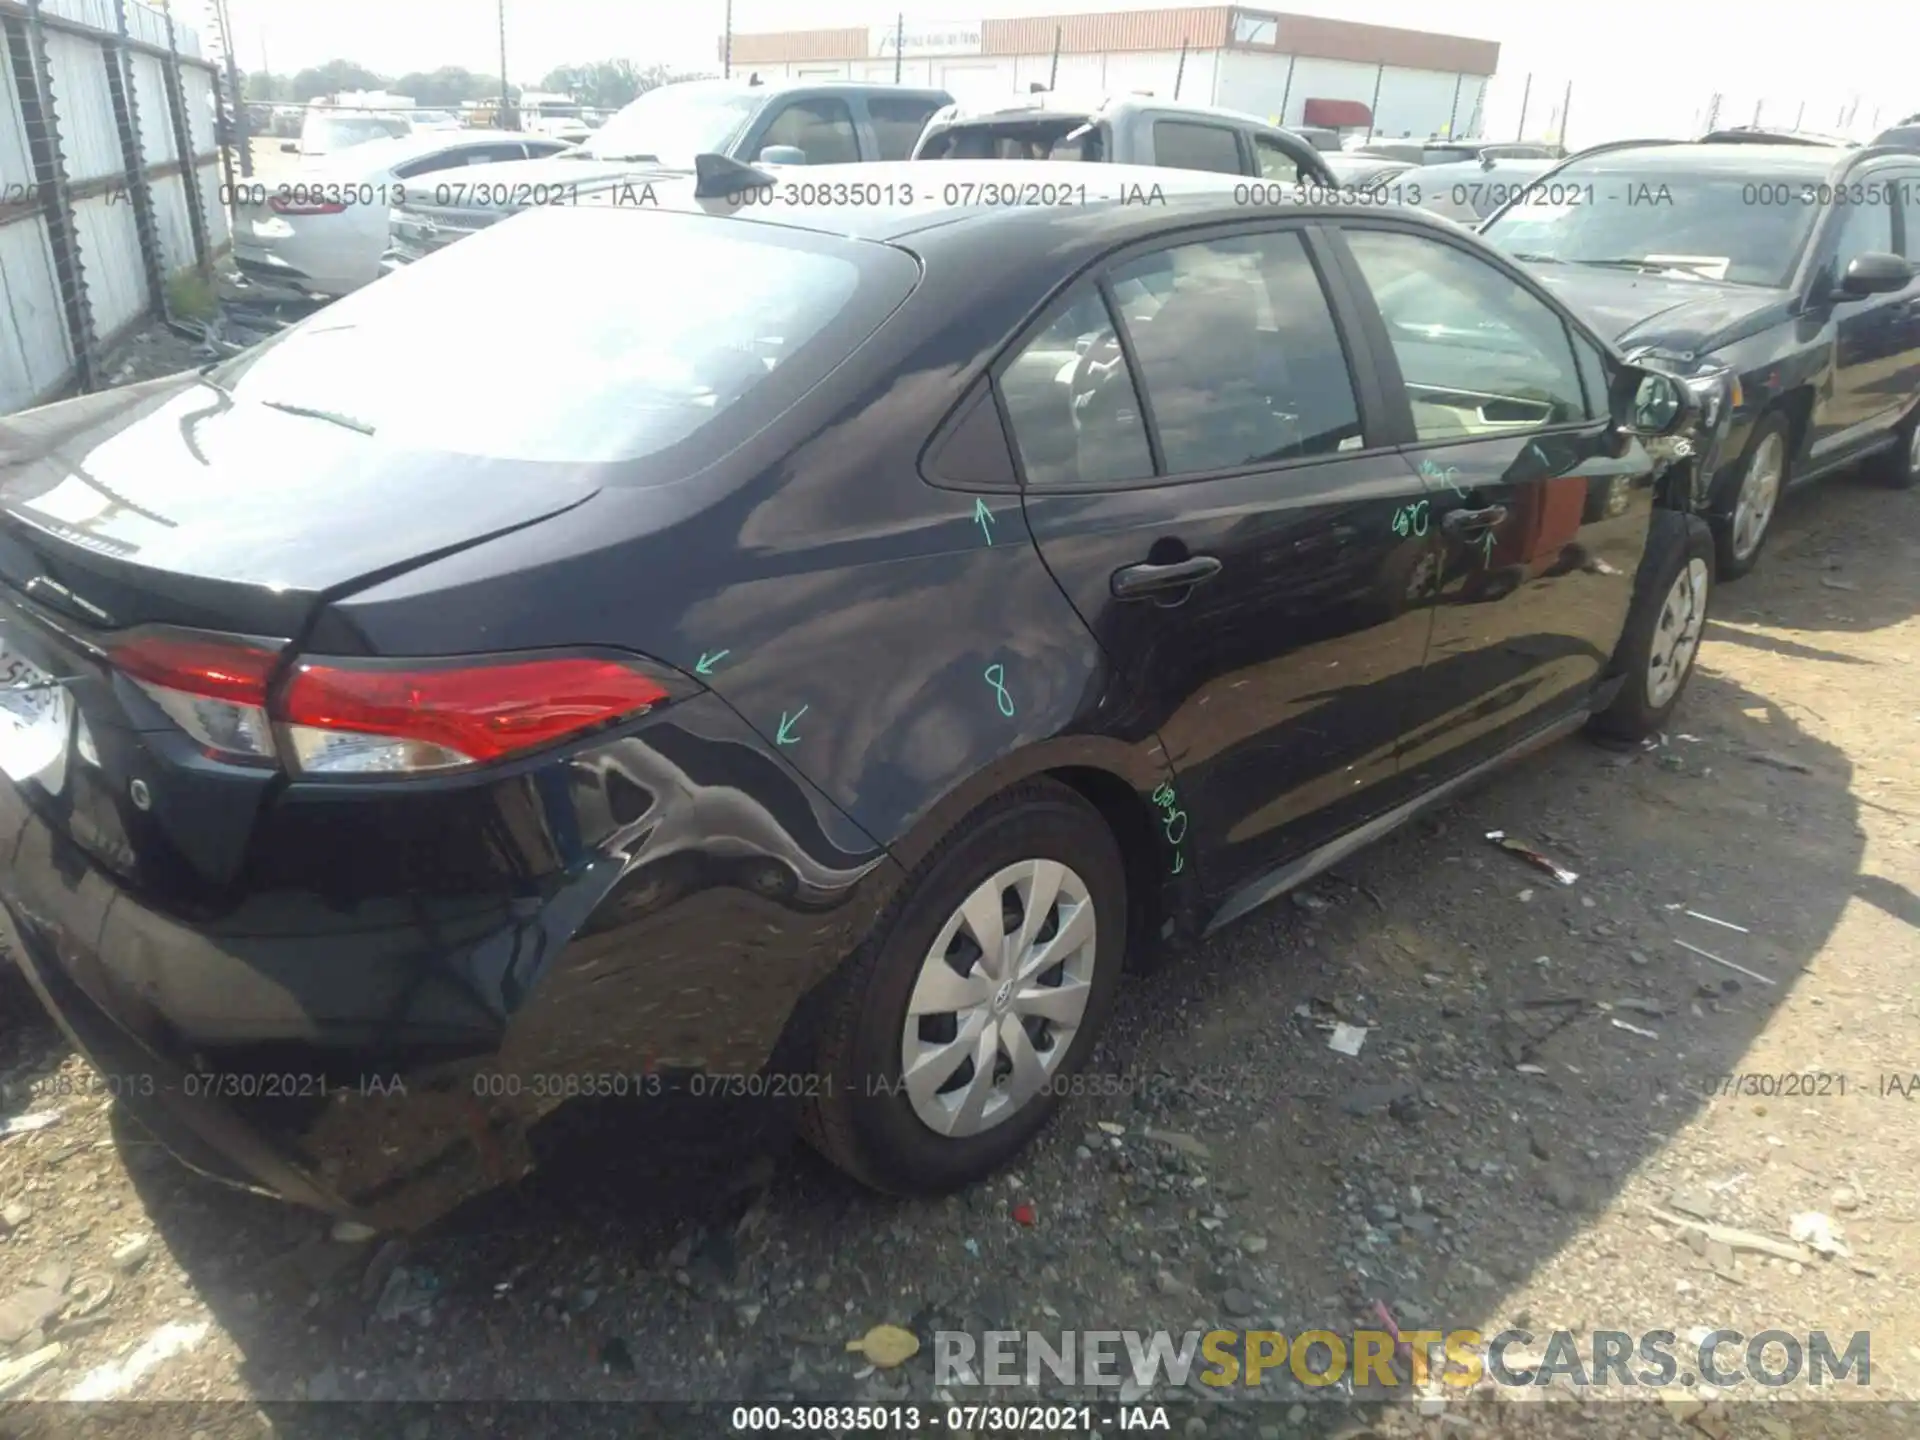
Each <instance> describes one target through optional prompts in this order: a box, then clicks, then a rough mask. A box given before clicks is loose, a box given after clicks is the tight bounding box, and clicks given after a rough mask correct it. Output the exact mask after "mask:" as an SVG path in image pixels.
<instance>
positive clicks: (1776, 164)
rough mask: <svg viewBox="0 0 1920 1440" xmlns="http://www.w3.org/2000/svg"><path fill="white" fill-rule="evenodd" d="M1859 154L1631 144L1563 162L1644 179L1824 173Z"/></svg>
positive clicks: (1741, 144) (1809, 148)
mask: <svg viewBox="0 0 1920 1440" xmlns="http://www.w3.org/2000/svg"><path fill="white" fill-rule="evenodd" d="M1859 153H1860V152H1858V151H1854V150H1847V149H1842V148H1839V147H1836V146H1829V145H1814V144H1808V145H1802V144H1795V143H1791V142H1788V143H1780V144H1770V143H1764V142H1763V143H1755V142H1753V141H1741V140H1735V141H1731V142H1701V141H1692V140H1676V141H1658V140H1650V141H1645V142H1634V143H1632V144H1622V145H1603V146H1600V147H1599V148H1597V149H1593V150H1587V151H1583V152H1581V153H1579V154H1576V155H1569V156H1568V157H1567V163H1569V164H1572V163H1575V162H1581V163H1585V162H1589V161H1591V162H1596V163H1602V162H1603V163H1605V164H1606V165H1607V166H1609V167H1611V166H1614V165H1618V166H1620V167H1622V168H1626V167H1631V168H1633V169H1635V170H1638V171H1643V172H1645V173H1647V174H1649V175H1656V174H1673V175H1699V174H1702V173H1705V174H1709V175H1751V174H1756V173H1757V174H1777V173H1779V172H1781V171H1787V172H1791V173H1793V174H1796V175H1824V174H1826V173H1827V172H1828V171H1830V170H1832V169H1833V167H1834V165H1835V163H1836V162H1837V161H1840V160H1842V159H1850V158H1852V157H1854V156H1855V155H1857V154H1859Z"/></svg>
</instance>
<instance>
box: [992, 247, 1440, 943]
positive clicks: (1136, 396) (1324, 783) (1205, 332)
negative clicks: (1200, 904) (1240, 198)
mask: <svg viewBox="0 0 1920 1440" xmlns="http://www.w3.org/2000/svg"><path fill="white" fill-rule="evenodd" d="M1312 235H1313V232H1312V231H1311V230H1310V229H1308V228H1307V227H1302V226H1300V225H1297V224H1295V225H1292V226H1271V225H1269V226H1266V227H1258V228H1256V227H1248V226H1243V227H1239V228H1237V229H1235V230H1232V231H1228V232H1224V233H1215V234H1213V235H1211V236H1208V237H1205V238H1197V239H1194V240H1191V241H1190V242H1188V243H1185V244H1181V245H1177V246H1173V247H1171V248H1166V247H1164V246H1163V247H1161V248H1152V249H1147V250H1144V251H1139V252H1134V253H1132V254H1129V255H1124V256H1123V257H1122V258H1120V259H1119V260H1117V261H1116V262H1115V263H1114V264H1113V265H1112V267H1111V268H1110V269H1109V270H1108V272H1107V275H1106V277H1105V282H1104V283H1103V284H1102V285H1100V286H1099V287H1098V288H1095V287H1092V286H1087V287H1084V288H1083V289H1082V290H1081V292H1080V293H1079V294H1078V296H1077V297H1075V298H1073V299H1071V300H1070V301H1069V302H1067V303H1065V304H1064V305H1063V306H1062V307H1061V308H1060V309H1059V310H1058V311H1057V312H1056V314H1055V316H1054V318H1053V319H1052V320H1051V322H1050V323H1047V324H1046V325H1045V326H1044V327H1043V329H1042V331H1041V333H1040V334H1039V335H1037V336H1035V337H1034V338H1032V339H1031V340H1029V341H1028V342H1027V343H1026V344H1025V345H1023V346H1022V347H1020V348H1019V350H1018V351H1017V353H1016V354H1015V355H1014V356H1013V357H1012V358H1011V359H1010V360H1008V361H1007V362H1005V363H1003V364H1002V365H1001V366H1000V367H999V368H998V371H997V374H996V383H997V385H998V388H999V391H1000V394H1001V397H1002V400H1003V403H1004V405H1005V407H1006V413H1007V416H1008V420H1009V422H1010V428H1011V430H1012V433H1013V436H1014V441H1015V447H1016V450H1017V453H1018V455H1019V458H1020V463H1021V469H1022V479H1023V485H1024V488H1025V504H1026V514H1027V521H1028V525H1029V527H1030V528H1031V530H1032V534H1033V537H1034V541H1035V543H1036V544H1037V545H1038V547H1039V549H1040V552H1041V555H1042V556H1043V557H1044V558H1045V560H1046V562H1047V565H1048V568H1049V569H1050V570H1051V571H1052V572H1053V574H1054V576H1055V578H1056V579H1057V580H1058V581H1059V583H1060V585H1061V587H1062V588H1063V589H1064V590H1065V592H1066V594H1067V596H1068V598H1069V599H1070V600H1071V601H1072V602H1073V604H1074V606H1075V608H1076V609H1077V610H1078V611H1079V613H1080V615H1081V617H1082V618H1083V619H1084V620H1085V621H1086V623H1087V625H1088V627H1089V628H1090V629H1091V630H1092V631H1093V634H1094V636H1095V638H1096V639H1097V640H1098V641H1099V642H1100V646H1101V648H1102V650H1103V651H1104V652H1105V654H1106V655H1107V656H1108V657H1109V659H1110V661H1111V665H1112V670H1111V674H1110V676H1109V680H1108V684H1107V688H1106V691H1105V693H1104V696H1103V698H1102V701H1101V704H1102V707H1103V713H1105V714H1106V715H1108V716H1109V717H1111V718H1110V720H1109V723H1110V724H1116V725H1117V724H1120V723H1121V722H1122V721H1123V720H1124V721H1125V722H1127V723H1128V724H1129V725H1131V726H1137V727H1138V728H1139V729H1140V730H1142V731H1144V730H1148V729H1151V730H1155V731H1158V733H1159V735H1160V737H1161V738H1162V740H1163V741H1164V742H1165V744H1166V747H1167V751H1168V759H1169V760H1170V762H1171V763H1172V766H1173V768H1174V771H1175V773H1176V775H1177V777H1178V782H1177V783H1178V801H1177V803H1178V805H1179V807H1180V810H1181V812H1182V813H1183V814H1185V815H1187V816H1190V817H1191V827H1192V828H1191V833H1190V834H1186V833H1184V832H1185V831H1186V823H1185V822H1184V821H1183V822H1182V825H1181V830H1182V832H1183V836H1182V839H1181V840H1179V841H1177V842H1176V843H1178V844H1180V845H1181V846H1182V849H1181V850H1180V852H1179V853H1178V854H1177V855H1176V857H1175V861H1174V863H1175V864H1178V865H1185V864H1188V863H1191V862H1192V861H1195V860H1197V861H1198V864H1199V870H1200V880H1201V882H1202V884H1203V886H1204V887H1205V889H1206V890H1207V891H1209V892H1210V893H1211V894H1212V895H1213V896H1214V897H1215V898H1216V899H1220V900H1225V899H1226V898H1227V897H1228V896H1229V895H1230V894H1233V895H1235V896H1236V898H1235V900H1234V901H1233V902H1232V904H1230V905H1229V909H1230V910H1231V909H1233V908H1235V907H1236V906H1239V907H1244V906H1245V905H1246V904H1249V903H1252V901H1253V900H1254V899H1257V898H1261V897H1259V896H1257V895H1253V894H1251V892H1249V891H1247V890H1246V889H1244V888H1243V887H1247V886H1249V885H1254V886H1256V887H1257V885H1258V884H1264V883H1266V882H1267V880H1268V878H1269V877H1271V874H1272V872H1273V871H1274V870H1275V868H1276V867H1278V866H1280V865H1283V864H1284V863H1286V862H1287V861H1289V860H1291V859H1293V858H1296V857H1298V856H1301V855H1303V854H1305V853H1306V852H1308V851H1310V850H1312V849H1313V848H1315V847H1316V846H1318V845H1320V844H1322V843H1323V842H1325V841H1328V840H1330V839H1332V838H1334V837H1335V836H1337V835H1338V834H1340V833H1341V832H1343V831H1346V830H1350V829H1352V828H1353V827H1355V826H1356V825H1359V824H1361V823H1363V822H1365V821H1366V820H1367V819H1369V818H1370V817H1372V816H1374V815H1377V814H1379V813H1380V812H1381V811H1383V810H1385V809H1388V808H1391V806H1392V805H1393V804H1394V803H1395V802H1396V800H1397V798H1399V790H1398V787H1397V785H1396V781H1397V778H1398V762H1397V760H1396V749H1397V745H1398V742H1399V739H1400V736H1401V732H1402V728H1403V717H1404V716H1406V715H1407V714H1408V713H1410V711H1411V710H1412V709H1413V707H1414V705H1415V704H1416V696H1415V691H1416V689H1417V687H1418V686H1419V684H1420V667H1421V664H1422V662H1423V660H1424V658H1425V654H1426V648H1427V630H1428V626H1429V623H1430V613H1431V612H1430V611H1428V610H1426V609H1424V608H1421V607H1420V606H1418V605H1417V604H1414V603H1412V602H1411V601H1410V600H1409V596H1410V595H1413V594H1414V593H1416V592H1417V590H1418V588H1419V586H1420V583H1421V581H1420V576H1421V575H1422V573H1423V567H1424V568H1430V564H1429V562H1430V561H1431V559H1432V557H1433V556H1434V554H1435V549H1436V546H1435V541H1434V539H1433V537H1432V536H1431V535H1430V534H1429V532H1428V530H1427V527H1426V526H1425V525H1424V524H1422V525H1418V526H1415V525H1414V524H1412V523H1411V521H1408V522H1406V523H1399V524H1397V523H1396V519H1397V517H1400V516H1401V515H1402V514H1403V512H1410V510H1411V507H1415V506H1417V505H1418V502H1419V501H1420V500H1421V499H1422V495H1423V492H1422V488H1421V483H1420V479H1419V477H1418V476H1417V475H1416V474H1415V473H1414V472H1413V470H1412V469H1411V468H1409V467H1408V466H1407V465H1406V464H1405V462H1404V461H1402V460H1401V458H1400V457H1399V456H1398V454H1396V453H1395V451H1394V450H1393V448H1392V446H1391V444H1390V443H1389V441H1390V439H1391V435H1390V432H1389V431H1387V430H1385V429H1383V422H1384V419H1385V417H1384V415H1383V413H1382V412H1381V410H1380V407H1379V404H1378V401H1377V393H1378V392H1377V389H1376V388H1375V386H1374V382H1373V378H1372V377H1373V373H1374V364H1373V361H1372V359H1371V358H1370V357H1369V355H1368V353H1367V351H1366V349H1365V348H1364V345H1360V346H1359V347H1358V348H1355V346H1354V344H1351V343H1347V341H1348V340H1350V339H1351V336H1350V334H1349V335H1348V336H1347V337H1343V334H1342V331H1341V329H1340V327H1339V326H1338V325H1337V324H1336V321H1335V318H1334V317H1335V308H1334V306H1333V305H1332V304H1331V303H1330V301H1329V295H1328V291H1327V288H1326V286H1325V284H1324V282H1323V269H1322V262H1323V254H1322V252H1320V251H1319V250H1318V248H1317V246H1316V244H1315V243H1314V241H1313V240H1312ZM1168 838H1169V839H1170V840H1171V839H1174V837H1173V836H1172V835H1169V836H1168Z"/></svg>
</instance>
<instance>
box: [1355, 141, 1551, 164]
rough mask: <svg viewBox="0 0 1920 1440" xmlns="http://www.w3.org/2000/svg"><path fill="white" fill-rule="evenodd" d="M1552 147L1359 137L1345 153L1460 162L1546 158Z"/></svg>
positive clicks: (1412, 160)
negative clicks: (1361, 138) (1366, 138)
mask: <svg viewBox="0 0 1920 1440" xmlns="http://www.w3.org/2000/svg"><path fill="white" fill-rule="evenodd" d="M1555 148H1556V147H1554V146H1551V145H1544V144H1532V143H1529V142H1524V141H1522V142H1515V143H1510V144H1505V145H1500V144H1494V143H1491V142H1489V141H1484V140H1365V139H1363V140H1361V141H1360V142H1359V143H1357V144H1350V145H1349V146H1348V147H1347V151H1346V153H1347V154H1349V155H1373V156H1378V157H1379V158H1380V159H1383V160H1399V161H1403V162H1404V163H1406V164H1408V165H1460V164H1471V163H1474V162H1478V161H1487V160H1495V161H1497V160H1548V159H1552V158H1554V154H1553V152H1554V149H1555Z"/></svg>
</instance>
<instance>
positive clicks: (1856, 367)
mask: <svg viewBox="0 0 1920 1440" xmlns="http://www.w3.org/2000/svg"><path fill="white" fill-rule="evenodd" d="M1482 233H1483V234H1484V235H1485V236H1486V237H1487V239H1488V240H1490V241H1491V242H1492V243H1494V244H1495V245H1498V246H1500V247H1501V248H1503V249H1505V250H1506V251H1508V252H1509V253H1510V254H1512V255H1513V256H1514V257H1515V258H1517V259H1519V260H1520V261H1521V262H1523V263H1524V264H1527V265H1528V266H1529V267H1531V268H1532V269H1533V270H1534V272H1535V273H1536V274H1537V275H1538V276H1539V278H1540V279H1541V280H1542V281H1543V282H1544V283H1545V284H1546V285H1548V286H1549V287H1550V288H1551V289H1553V290H1555V291H1556V292H1558V293H1559V294H1560V295H1561V296H1562V297H1564V298H1565V299H1566V300H1568V301H1570V302H1571V303H1572V304H1573V305H1575V306H1576V307H1577V308H1580V309H1583V310H1585V311H1586V312H1587V314H1588V316H1589V317H1590V318H1591V319H1592V320H1593V322H1594V323H1595V325H1596V326H1597V327H1598V328H1600V329H1601V330H1602V331H1603V332H1604V333H1605V334H1606V335H1607V336H1608V338H1610V339H1612V340H1614V341H1616V342H1617V343H1618V344H1619V345H1620V346H1621V347H1622V348H1623V349H1624V350H1626V351H1628V352H1629V353H1635V354H1637V355H1638V356H1639V357H1641V358H1645V359H1649V360H1652V361H1653V362H1655V363H1657V364H1661V365H1664V366H1668V367H1677V368H1678V369H1679V370H1680V372H1681V373H1683V374H1684V375H1685V376H1687V377H1688V383H1689V384H1690V386H1691V387H1692V388H1693V390H1694V392H1695V394H1696V395H1697V396H1698V398H1699V399H1700V402H1701V412H1700V417H1699V421H1698V424H1697V426H1696V430H1695V433H1694V434H1692V435H1690V436H1688V437H1686V438H1685V441H1684V450H1685V452H1686V453H1685V459H1686V462H1687V463H1688V464H1689V465H1690V466H1691V467H1692V470H1693V476H1692V480H1693V484H1694V487H1695V495H1696V499H1697V501H1698V502H1699V503H1701V504H1702V505H1704V506H1705V508H1706V510H1707V513H1708V516H1709V519H1710V520H1711V522H1712V524H1713V528H1714V534H1715V543H1716V549H1717V551H1718V560H1719V569H1720V574H1721V575H1722V576H1723V577H1725V578H1729V579H1730V578H1732V577H1734V576H1738V575H1742V574H1745V573H1746V572H1747V571H1748V570H1751V569H1752V568H1753V566H1754V563H1755V562H1756V561H1757V560H1758V559H1759V556H1760V551H1761V547H1762V546H1763V545H1764V544H1765V543H1766V538H1767V530H1768V527H1769V525H1770V524H1771V522H1772V520H1773V516H1774V512H1775V510H1776V508H1777V505H1778V502H1779V499H1780V496H1781V494H1782V493H1783V492H1784V491H1785V490H1786V489H1787V488H1788V487H1789V486H1792V485H1795V484H1798V483H1800V482H1801V481H1806V480H1813V479H1816V478H1818V477H1820V476H1822V475H1826V474H1829V473H1831V472H1833V471H1836V470H1839V469H1841V468H1843V467H1845V466H1850V465H1853V464H1855V463H1856V462H1862V461H1864V462H1866V463H1867V464H1868V465H1870V466H1871V468H1872V469H1874V470H1875V471H1877V472H1879V474H1880V475H1882V476H1883V477H1884V478H1885V479H1886V480H1887V481H1888V483H1890V484H1892V485H1895V486H1899V487H1902V488H1905V487H1907V486H1910V485H1912V484H1913V483H1914V482H1915V480H1916V479H1920V428H1917V427H1920V271H1917V269H1916V265H1917V263H1920V154H1915V153H1913V152H1911V151H1903V150H1898V149H1894V148H1890V147H1885V146H1870V147H1859V146H1850V145H1844V144H1841V143H1838V142H1832V141H1821V140H1819V139H1816V138H1812V137H1803V136H1787V135H1771V134H1767V133H1765V132H1759V131H1749V132H1740V133H1738V134H1730V133H1721V134H1715V135H1710V136H1708V137H1707V139H1706V140H1705V141H1629V142H1623V143H1620V144H1615V145H1606V146H1601V147H1598V148H1596V149H1592V150H1588V151H1585V152H1583V153H1581V154H1579V155H1576V156H1573V157H1572V158H1571V159H1569V160H1566V161H1565V162H1563V163H1562V164H1560V165H1558V166H1556V167H1554V168H1553V169H1551V170H1548V171H1547V172H1546V173H1544V174H1543V175H1541V176H1540V178H1539V179H1538V180H1537V181H1536V182H1535V183H1534V184H1533V185H1532V186H1531V187H1530V188H1528V189H1527V190H1525V191H1524V192H1523V193H1522V194H1520V195H1519V196H1518V197H1517V198H1515V199H1514V200H1512V201H1510V202H1509V203H1508V204H1507V205H1505V206H1503V207H1502V208H1501V209H1500V210H1498V211H1497V212H1495V214H1494V215H1493V216H1492V218H1490V219H1489V220H1488V221H1487V223H1486V224H1485V225H1484V226H1483V227H1482Z"/></svg>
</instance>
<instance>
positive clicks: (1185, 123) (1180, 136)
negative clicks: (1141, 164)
mask: <svg viewBox="0 0 1920 1440" xmlns="http://www.w3.org/2000/svg"><path fill="white" fill-rule="evenodd" d="M1150 133H1151V134H1152V136H1153V157H1152V159H1151V160H1149V161H1147V162H1146V163H1147V164H1151V165H1166V166H1169V167H1171V168H1172V169H1175V170H1211V171H1214V172H1216V173H1218V174H1221V175H1244V174H1246V173H1247V163H1246V160H1245V158H1244V157H1242V155H1241V153H1240V132H1239V131H1238V130H1235V129H1234V128H1233V127H1232V126H1230V125H1213V124H1209V123H1207V122H1205V121H1198V120H1173V119H1155V120H1154V121H1153V122H1152V129H1151V131H1150Z"/></svg>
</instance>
